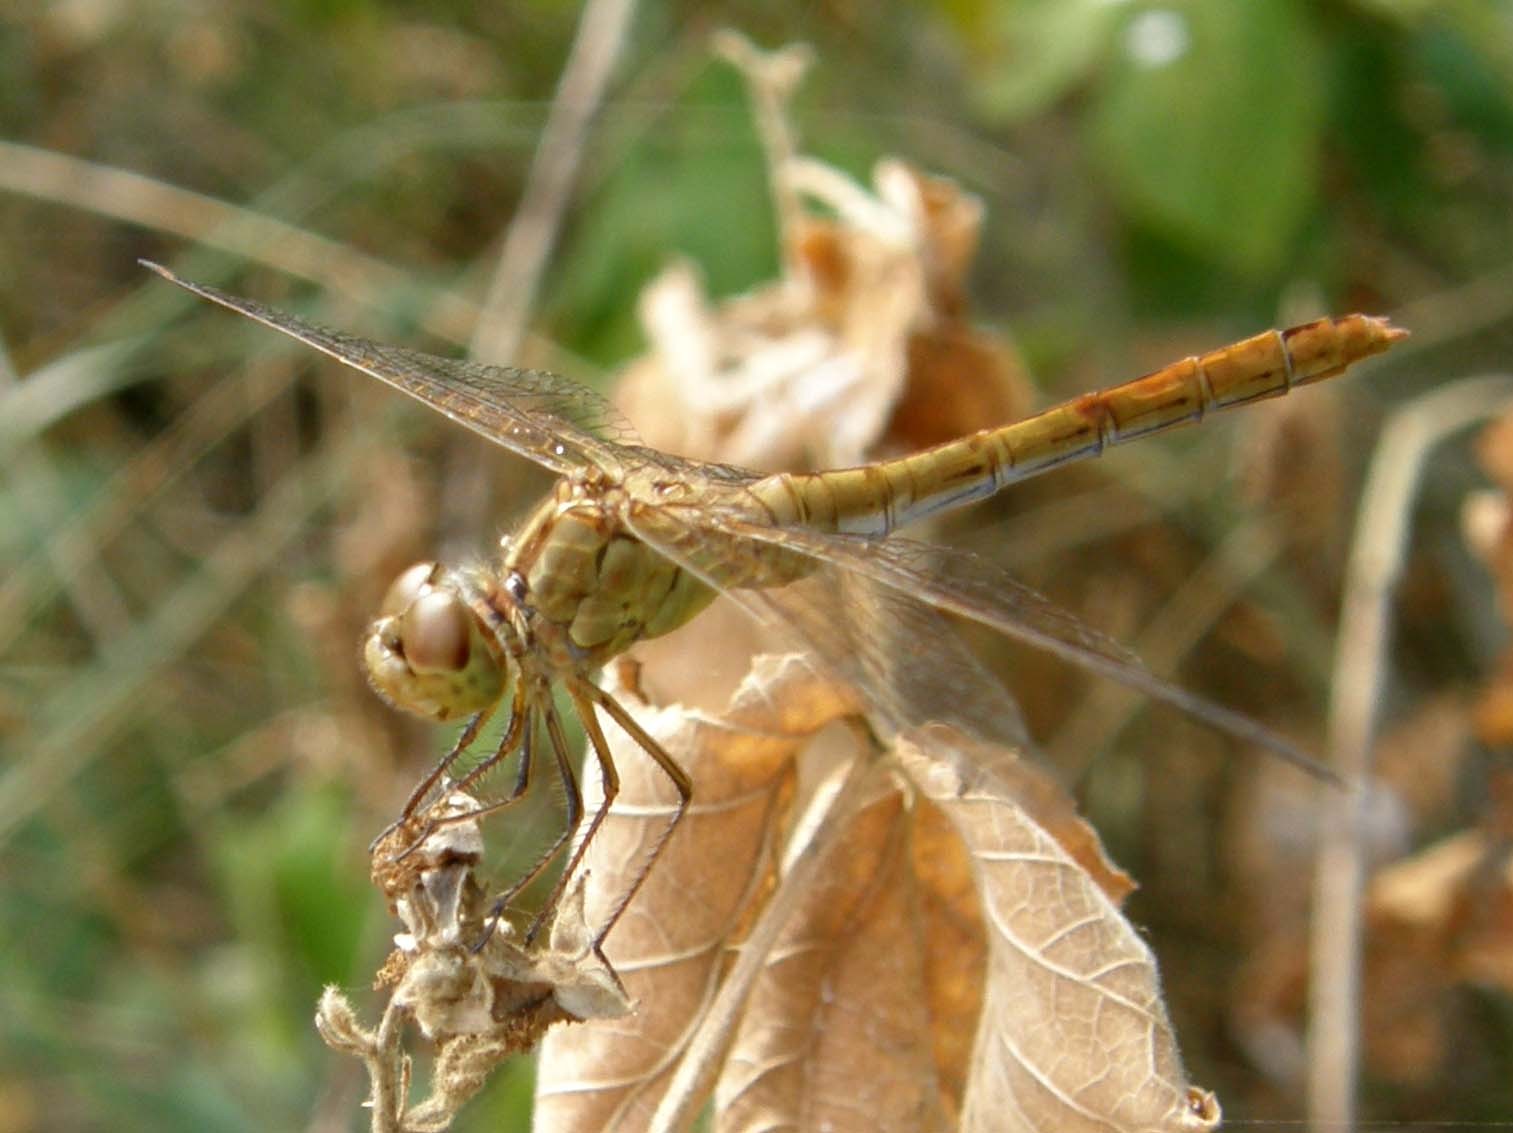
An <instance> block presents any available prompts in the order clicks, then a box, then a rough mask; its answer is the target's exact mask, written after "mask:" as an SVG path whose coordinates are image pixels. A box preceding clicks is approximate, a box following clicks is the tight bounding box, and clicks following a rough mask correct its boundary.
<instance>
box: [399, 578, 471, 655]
mask: <svg viewBox="0 0 1513 1133" xmlns="http://www.w3.org/2000/svg"><path fill="white" fill-rule="evenodd" d="M413 569H414V568H413V567H412V568H411V570H412V571H413ZM410 573H411V571H406V572H405V576H408V575H409V574H410ZM405 576H401V578H400V580H399V582H396V583H395V584H394V588H395V589H398V588H399V586H400V583H402V582H404V578H405ZM399 640H400V645H401V648H402V650H403V652H404V658H405V661H406V662H407V663H408V664H409V666H410V669H411V670H412V671H413V672H416V673H460V672H462V671H463V670H464V669H466V668H467V667H468V659H469V657H470V656H471V654H472V641H471V635H470V633H469V623H468V611H467V608H466V607H464V606H463V604H462V602H461V600H460V599H459V598H458V597H457V596H456V595H455V594H451V593H448V592H447V591H445V590H430V591H427V592H426V593H424V594H421V595H420V597H418V598H416V599H414V600H413V601H412V602H410V604H409V606H407V607H406V608H405V611H404V613H403V614H402V615H401V616H400V619H399Z"/></svg>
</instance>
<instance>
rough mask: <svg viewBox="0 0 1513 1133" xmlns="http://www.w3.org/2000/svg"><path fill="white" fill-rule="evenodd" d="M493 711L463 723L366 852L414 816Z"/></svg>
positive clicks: (483, 712)
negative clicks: (443, 753) (454, 741)
mask: <svg viewBox="0 0 1513 1133" xmlns="http://www.w3.org/2000/svg"><path fill="white" fill-rule="evenodd" d="M493 713H494V710H493V709H492V708H485V709H484V710H483V711H482V712H478V713H475V714H474V715H473V717H472V718H471V719H470V720H468V722H467V723H466V724H465V725H463V729H462V731H461V732H460V733H459V734H458V736H457V742H456V743H454V744H453V745H452V748H451V750H450V751H448V752H447V753H446V754H445V755H444V756H442V757H441V760H440V761H439V762H438V763H437V764H436V766H435V767H433V768H431V770H430V772H429V773H428V774H427V775H426V777H425V778H424V779H422V780H421V781H420V782H419V783H417V784H416V785H415V789H414V790H413V791H411V792H410V797H409V799H408V800H406V802H405V805H404V809H403V810H401V811H400V812H399V817H398V818H396V819H395V820H394V821H393V822H391V823H389V825H387V826H385V827H384V828H383V829H382V830H381V831H379V834H378V837H376V838H374V839H373V841H371V842H370V843H368V853H370V854H371V853H372V852H373V851H374V850H375V849H377V848H378V845H379V843H381V842H382V841H383V840H384V839H385V838H387V837H389V835H391V834H393V833H394V831H396V830H398V829H399V828H400V827H401V826H403V825H405V824H406V823H407V822H409V821H410V820H411V819H412V818H414V817H415V811H416V810H417V809H419V807H420V804H421V803H422V802H423V801H425V799H426V797H427V796H428V795H429V794H430V793H431V790H432V788H434V787H435V786H436V784H437V783H438V782H440V781H441V777H442V776H443V775H445V774H446V773H447V769H448V768H449V767H451V766H452V764H454V763H456V762H457V757H458V756H460V755H461V754H462V753H463V752H464V751H465V750H466V749H467V746H468V745H469V744H470V743H472V742H473V741H474V740H476V739H477V738H478V733H479V732H481V731H482V730H483V726H484V724H486V723H487V722H488V719H489V717H490V716H492V715H493Z"/></svg>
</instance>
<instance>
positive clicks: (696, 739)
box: [536, 657, 1218, 1133]
mask: <svg viewBox="0 0 1513 1133" xmlns="http://www.w3.org/2000/svg"><path fill="white" fill-rule="evenodd" d="M628 672H629V670H628V668H627V667H622V668H621V671H620V672H619V673H618V674H617V682H618V685H620V686H623V685H625V684H626V683H627V681H626V674H627V673H628ZM636 692H637V690H636V689H634V688H625V687H621V688H620V690H619V692H618V695H619V696H620V697H621V699H622V702H623V703H625V704H626V706H627V707H628V708H629V709H630V710H631V711H633V712H634V713H635V714H636V715H637V718H638V719H639V720H641V721H642V722H643V725H644V726H646V727H647V728H648V730H650V731H651V732H652V734H653V735H654V736H656V737H657V738H658V739H660V740H661V742H663V743H664V744H665V745H666V746H667V747H668V749H669V750H670V751H671V752H673V753H674V754H675V755H676V756H677V757H678V758H680V759H681V760H683V761H685V762H686V763H689V764H691V765H692V766H691V770H692V771H693V776H694V781H695V784H696V796H695V799H696V802H695V809H694V811H693V812H692V817H690V819H689V820H688V821H687V823H685V825H684V826H683V827H680V828H679V833H678V834H677V835H676V836H675V838H674V840H673V842H672V843H671V848H670V850H669V853H668V856H667V857H666V858H664V859H663V860H662V861H661V862H660V863H659V864H658V867H657V869H656V870H654V871H653V873H652V874H651V877H650V879H649V881H648V883H647V885H646V887H645V888H644V889H643V890H642V896H641V897H638V899H637V901H636V902H635V903H634V904H633V905H632V906H631V908H630V910H629V912H628V913H627V916H626V919H625V921H624V922H622V926H621V927H618V928H617V929H616V930H615V932H614V933H613V934H612V935H611V936H610V938H609V940H608V941H607V943H606V947H607V950H608V952H609V954H610V958H611V960H612V962H613V963H614V964H615V965H616V966H617V968H619V970H620V971H621V972H622V974H623V975H624V977H625V981H626V985H627V987H628V989H629V990H630V991H631V993H632V994H633V996H634V997H635V998H636V1000H637V1012H636V1014H635V1015H633V1016H632V1017H630V1018H626V1019H622V1020H609V1021H600V1022H595V1023H591V1024H588V1025H585V1026H576V1027H572V1028H564V1029H559V1030H556V1031H553V1032H552V1033H551V1034H549V1036H548V1038H547V1041H546V1043H545V1046H544V1049H543V1055H542V1060H541V1069H540V1079H539V1085H538V1107H537V1117H536V1121H537V1127H538V1128H540V1129H543V1130H552V1131H553V1133H557V1131H564V1133H567V1131H572V1130H579V1129H601V1128H614V1129H617V1130H634V1129H640V1128H646V1127H647V1126H648V1125H649V1124H650V1123H651V1120H652V1115H653V1113H654V1112H655V1110H656V1108H657V1105H658V1102H659V1100H660V1099H661V1098H662V1095H663V1093H664V1092H665V1091H666V1090H667V1088H668V1085H669V1082H670V1079H671V1077H672V1074H673V1071H674V1069H675V1067H676V1065H677V1063H678V1062H679V1060H680V1059H681V1058H682V1057H683V1056H684V1055H685V1054H686V1053H687V1051H688V1050H689V1048H690V1044H691V1043H693V1042H694V1041H695V1040H694V1038H693V1034H694V1031H695V1028H696V1027H697V1025H698V1023H699V1020H700V1018H701V1016H702V1015H703V1014H704V1012H705V1011H706V1010H707V1008H708V1007H709V1004H710V1002H711V1000H712V998H713V996H714V993H715V991H716V987H717V985H718V982H719V981H720V980H721V978H722V977H723V976H724V975H725V974H726V972H727V968H728V964H727V959H728V956H727V951H728V950H729V949H730V948H732V947H733V946H735V945H737V944H739V943H740V942H741V941H742V940H744V939H746V928H747V926H748V925H749V924H750V923H751V921H752V919H753V918H754V917H755V915H756V914H757V913H758V912H759V911H760V910H761V909H762V908H763V907H767V906H770V905H772V904H774V903H775V902H774V898H775V897H776V895H777V894H778V893H779V892H781V890H780V889H777V888H775V887H776V886H783V885H787V884H789V882H790V881H791V878H790V877H789V876H788V875H787V874H786V873H785V872H784V871H783V870H782V868H781V867H780V865H779V862H778V855H779V851H780V849H781V845H780V842H781V839H780V835H781V834H782V833H783V829H782V827H781V825H780V823H779V821H778V820H779V818H780V816H781V812H782V808H783V805H784V803H785V802H786V801H787V800H788V797H789V792H790V791H791V790H792V784H793V779H794V773H795V770H796V768H795V762H794V761H795V759H796V758H797V757H798V756H799V754H800V749H802V748H804V747H805V745H806V744H807V743H808V741H810V740H811V739H812V738H814V737H815V736H816V735H817V734H818V733H819V731H820V729H821V728H823V727H824V726H825V725H826V724H828V723H829V722H831V721H832V720H834V719H836V718H838V717H840V716H844V715H847V714H849V713H851V712H854V711H855V707H856V706H855V705H854V704H853V703H852V702H850V701H849V700H848V699H847V698H845V697H844V696H843V695H841V694H840V692H839V690H837V689H836V688H835V687H834V686H831V685H828V684H827V683H825V682H823V681H819V680H817V679H815V678H814V677H813V676H812V675H810V674H809V672H808V670H807V668H806V667H805V665H804V664H803V663H802V662H801V661H800V660H798V659H796V658H792V657H783V658H772V657H769V658H763V659H761V660H760V661H759V662H758V664H757V666H756V667H755V669H754V671H753V673H752V674H751V676H750V677H749V678H748V680H747V681H746V682H745V683H743V685H742V687H741V689H740V691H739V692H738V694H737V696H736V697H735V698H734V700H733V701H732V704H731V708H730V711H729V712H728V713H727V715H726V716H725V717H724V718H723V719H721V720H713V719H711V718H709V717H707V716H705V715H703V714H699V713H693V712H690V711H688V710H686V709H680V708H662V709H657V708H653V707H652V706H650V705H648V704H646V703H645V702H644V701H642V700H640V699H639V698H638V696H637V695H636ZM616 750H617V754H623V755H624V759H623V760H622V761H621V763H620V766H621V769H622V774H623V776H624V779H623V793H622V795H621V800H620V802H619V803H617V807H616V811H615V812H613V816H612V818H611V819H610V820H609V822H608V823H607V824H606V826H605V828H604V833H602V834H601V836H600V839H599V840H596V842H595V845H594V847H593V849H592V850H591V858H592V861H593V865H592V867H591V868H592V870H593V878H592V881H591V883H590V895H589V901H590V921H591V922H592V921H593V918H594V917H595V916H598V915H603V912H604V911H605V910H606V909H607V908H609V907H610V906H611V905H612V903H613V900H614V898H615V897H616V896H617V895H618V894H619V893H620V892H621V891H622V890H623V886H624V885H625V884H626V882H627V879H628V871H629V870H630V869H631V868H632V867H633V864H634V863H638V862H639V861H640V857H641V855H642V853H643V852H644V850H645V848H646V847H647V846H648V845H649V844H650V841H651V839H652V838H654V837H655V835H656V832H657V831H658V829H659V828H660V826H661V823H662V822H663V821H664V820H665V818H666V815H667V813H668V806H669V804H670V799H671V793H670V790H669V789H668V788H667V787H666V785H665V784H664V783H662V782H661V781H660V776H658V775H656V774H655V773H654V772H650V771H649V770H648V768H647V764H648V763H649V761H648V760H646V759H645V757H644V756H642V755H640V754H639V753H637V752H635V751H634V750H627V749H626V747H625V745H624V741H623V740H622V741H619V742H618V743H617V747H616ZM898 757H899V765H900V766H901V767H902V770H903V771H904V772H905V776H906V779H907V782H906V781H905V779H899V778H897V777H896V775H895V774H894V773H890V772H888V771H887V770H886V769H887V768H888V767H890V766H892V764H890V763H888V762H886V761H884V762H881V763H879V764H877V766H876V769H875V770H874V772H873V774H874V777H875V778H876V779H877V780H878V782H879V783H880V784H881V785H880V786H879V787H877V788H876V789H874V790H872V791H871V792H870V796H869V797H870V801H869V802H867V803H866V804H865V805H863V806H861V807H859V808H858V809H855V810H854V811H852V812H850V813H845V812H842V813H838V814H834V815H831V816H830V817H829V818H828V819H826V820H825V822H823V823H818V822H816V823H809V822H805V823H799V824H797V825H796V827H795V830H794V831H793V832H792V833H791V835H790V842H791V844H790V845H789V847H788V851H787V852H788V854H789V856H792V855H793V854H795V853H797V852H798V848H799V847H802V846H804V845H806V844H808V843H809V842H810V841H814V840H816V839H818V838H819V837H820V835H819V834H818V833H817V831H820V830H824V831H827V832H828V833H827V834H826V838H827V840H826V841H825V842H824V849H823V851H822V856H821V858H820V861H819V866H818V869H817V871H816V872H814V873H812V874H811V875H810V876H812V877H813V878H815V880H814V881H813V882H812V885H811V886H810V887H808V888H806V889H803V890H801V891H798V892H797V893H796V898H797V899H796V903H795V905H794V909H793V912H792V914H791V915H790V916H789V917H788V919H787V921H786V922H785V923H784V924H783V925H782V927H781V930H780V932H778V933H777V934H776V935H775V937H773V938H771V939H772V941H773V943H772V944H771V946H770V949H769V950H767V951H766V952H765V954H764V955H763V956H762V957H761V963H762V965H763V970H762V971H761V972H760V974H759V975H758V976H757V978H756V979H755V981H754V983H753V984H752V986H751V988H750V992H749V997H748V998H746V999H745V1000H744V1002H743V1004H742V1006H741V1008H740V1009H739V1011H738V1013H737V1014H736V1015H734V1016H732V1018H735V1019H737V1020H738V1023H737V1024H736V1026H735V1027H734V1033H733V1034H729V1035H723V1036H716V1037H715V1040H714V1041H715V1042H716V1044H717V1045H718V1044H722V1043H728V1044H730V1045H729V1048H728V1050H726V1049H724V1048H723V1047H721V1049H719V1050H718V1051H717V1052H716V1054H717V1057H718V1058H720V1059H722V1061H721V1062H720V1077H719V1081H718V1083H717V1085H716V1087H715V1099H714V1100H715V1122H716V1127H717V1128H719V1129H721V1130H747V1129H767V1128H772V1127H774V1126H780V1127H785V1128H799V1129H809V1128H828V1129H831V1130H836V1131H839V1133H844V1131H846V1130H874V1129H910V1130H912V1129H946V1128H964V1129H994V1130H999V1129H1037V1130H1038V1129H1068V1130H1076V1129H1079V1128H1086V1129H1098V1130H1100V1131H1106V1130H1109V1129H1115V1130H1196V1129H1208V1128H1212V1127H1213V1126H1214V1124H1215V1123H1216V1121H1217V1112H1218V1110H1217V1106H1216V1105H1215V1104H1214V1103H1213V1100H1212V1098H1211V1097H1209V1096H1208V1095H1206V1094H1204V1093H1203V1092H1202V1091H1199V1090H1195V1089H1193V1088H1192V1087H1190V1086H1189V1085H1188V1084H1187V1083H1186V1081H1185V1078H1184V1076H1183V1073H1182V1069H1181V1064H1180V1060H1179V1059H1178V1056H1177V1051H1176V1046H1175V1041H1174V1039H1173V1036H1172V1033H1171V1029H1170V1025H1169V1023H1168V1022H1167V1019H1166V1015H1165V1011H1164V1008H1163V1007H1162V1004H1161V1001H1160V994H1159V986H1158V981H1157V978H1156V971H1155V965H1154V961H1153V960H1152V958H1151V956H1150V954H1149V952H1148V951H1147V950H1146V948H1145V946H1144V944H1143V943H1142V942H1141V941H1140V939H1139V937H1138V935H1137V934H1136V933H1135V931H1134V930H1133V929H1132V928H1131V927H1130V926H1129V925H1128V924H1127V923H1126V922H1125V921H1124V920H1123V918H1122V916H1121V915H1120V913H1119V912H1118V909H1117V907H1116V903H1115V901H1116V899H1117V898H1118V897H1119V896H1122V895H1123V893H1124V892H1125V891H1127V888H1128V881H1127V879H1124V878H1123V875H1122V874H1120V873H1119V872H1118V871H1117V870H1116V869H1115V868H1114V867H1112V866H1111V865H1109V864H1108V863H1107V861H1106V859H1105V858H1104V857H1103V855H1102V851H1101V848H1100V847H1099V846H1098V843H1097V839H1096V837H1095V836H1094V835H1092V833H1091V832H1090V831H1089V830H1087V829H1086V827H1085V826H1084V825H1083V824H1082V823H1081V822H1080V820H1078V819H1077V818H1076V816H1075V815H1074V814H1073V813H1072V810H1071V807H1070V803H1069V802H1068V801H1067V800H1066V799H1065V797H1064V796H1063V795H1061V794H1060V793H1059V792H1058V791H1056V790H1054V789H1053V785H1052V784H1050V782H1049V780H1046V779H1045V778H1044V777H1043V776H1042V775H1041V774H1040V773H1039V772H1037V771H1035V770H1033V769H1031V768H1029V767H1027V766H1025V765H1023V764H1021V763H1020V762H1019V761H1018V759H1017V757H1016V756H1014V754H1013V753H1009V752H1004V751H1002V750H999V749H992V748H988V747H987V746H986V745H982V744H978V743H975V742H971V741H968V740H965V739H963V738H962V737H961V736H960V735H959V734H958V733H956V732H955V731H954V730H952V729H949V728H946V727H943V726H939V725H934V726H930V727H926V728H922V729H920V730H918V732H917V733H915V734H913V735H912V736H911V737H909V738H908V739H907V740H905V741H901V743H900V746H899V748H898ZM647 792H649V794H648V793H647ZM816 799H817V801H816V802H815V804H814V807H815V809H818V808H819V806H820V804H821V802H823V799H824V795H823V792H819V793H818V794H817V796H816ZM837 824H839V825H837ZM1062 839H1064V840H1065V843H1066V844H1063V841H1062ZM1090 871H1093V872H1090ZM1095 873H1096V874H1097V875H1098V876H1096V877H1095ZM1102 886H1107V887H1108V890H1109V892H1105V889H1104V888H1103V887H1102ZM1110 893H1112V894H1113V897H1111V896H1110ZM746 947H748V948H749V947H751V945H750V944H747V945H746ZM702 1041H704V1042H706V1043H707V1042H708V1041H709V1040H708V1038H707V1037H706V1038H704V1039H703V1040H702ZM696 1088H701V1087H696ZM702 1101H703V1099H702V1098H699V1097H693V1098H691V1103H690V1105H689V1106H685V1107H684V1110H685V1111H692V1110H696V1109H697V1108H698V1107H699V1104H700V1103H701V1102H702Z"/></svg>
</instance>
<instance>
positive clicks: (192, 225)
mask: <svg viewBox="0 0 1513 1133" xmlns="http://www.w3.org/2000/svg"><path fill="white" fill-rule="evenodd" d="M0 190H7V191H9V192H13V193H21V194H24V195H26V196H30V197H35V198H37V199H38V200H43V201H48V202H51V203H53V204H62V205H69V206H71V207H73V208H77V209H83V210H84V211H86V212H92V213H95V214H96V215H98V216H104V217H109V218H110V219H112V220H121V221H126V222H127V223H131V224H139V225H141V226H143V227H144V228H151V229H154V230H156V231H158V232H167V233H172V234H173V235H175V236H182V237H184V238H185V239H186V240H193V241H194V242H196V243H197V244H203V245H206V246H208V247H212V248H219V249H221V250H222V251H227V252H232V253H235V254H236V255H238V256H243V257H245V258H247V259H249V260H253V261H255V262H257V263H261V264H266V265H268V266H269V267H273V268H277V269H279V270H280V271H285V272H288V273H289V274H290V275H296V276H299V277H301V278H303V279H309V280H312V281H314V282H317V283H320V284H322V285H323V286H326V287H332V288H335V289H337V290H340V291H344V292H347V293H349V294H352V293H356V294H359V295H360V296H372V295H375V294H377V293H378V292H380V291H383V290H389V289H394V288H398V287H401V286H403V284H404V281H405V276H404V273H403V272H401V271H400V270H399V269H398V268H395V267H391V266H390V265H389V264H386V263H384V262H383V261H382V260H377V259H374V258H373V257H371V256H365V255H363V254H362V253H361V252H355V251H353V250H352V249H351V248H348V247H347V246H345V245H343V244H338V243H337V242H336V241H334V240H328V239H327V238H326V237H324V236H319V235H317V234H316V233H313V232H309V231H306V230H305V229H303V228H299V227H297V226H296V225H293V224H288V223H286V222H284V221H282V220H276V219H274V218H273V217H270V216H264V215H263V214H261V213H258V212H254V211H252V210H251V209H245V208H240V207H238V206H236V205H231V204H227V203H226V202H225V201H220V200H217V199H215V198H214V197H207V196H205V195H204V194H203V193H194V192H190V191H189V190H187V189H180V188H178V187H176V186H174V185H169V184H167V183H165V182H163V181H159V180H157V179H155V178H152V177H144V176H143V175H142V174H140V173H132V172H130V171H129V170H125V169H116V168H114V167H112V166H109V165H102V164H100V163H98V162H93V161H85V160H84V159H82V158H77V157H70V156H68V155H66V154H61V153H54V152H52V151H50V150H44V149H38V148H36V147H35V146H27V145H21V144H20V143H18V142H7V141H0Z"/></svg>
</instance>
